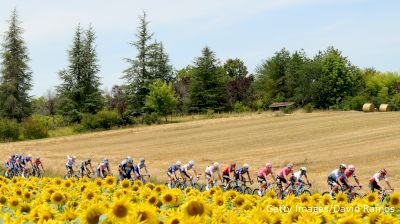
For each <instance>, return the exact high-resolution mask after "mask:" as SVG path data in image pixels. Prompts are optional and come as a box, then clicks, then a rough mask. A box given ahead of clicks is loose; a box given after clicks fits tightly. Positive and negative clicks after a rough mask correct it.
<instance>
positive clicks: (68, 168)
mask: <svg viewBox="0 0 400 224" xmlns="http://www.w3.org/2000/svg"><path fill="white" fill-rule="evenodd" d="M65 167H67V170H71V171H74V169H73V168H72V166H68V165H65Z"/></svg>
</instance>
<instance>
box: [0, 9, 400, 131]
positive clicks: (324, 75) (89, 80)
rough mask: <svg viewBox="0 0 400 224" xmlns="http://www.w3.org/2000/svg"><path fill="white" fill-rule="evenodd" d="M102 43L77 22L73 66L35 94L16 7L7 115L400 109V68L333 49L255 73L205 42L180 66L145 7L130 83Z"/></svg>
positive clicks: (276, 60)
mask: <svg viewBox="0 0 400 224" xmlns="http://www.w3.org/2000/svg"><path fill="white" fill-rule="evenodd" d="M95 42H96V34H95V30H94V28H93V27H91V26H89V27H88V28H86V29H85V28H84V27H82V26H81V25H78V26H77V27H76V29H75V34H74V38H73V42H72V45H71V47H70V49H68V66H67V67H66V68H64V69H61V70H60V71H59V72H58V76H59V78H60V80H61V84H59V85H58V86H56V91H55V92H51V91H49V93H48V94H47V96H42V97H39V98H33V97H31V96H30V95H29V91H30V90H31V88H32V72H31V69H30V68H29V66H28V63H29V60H30V59H29V54H28V50H27V47H26V44H25V41H24V39H23V29H22V27H21V26H20V21H19V20H18V15H17V12H16V10H14V11H13V12H12V14H11V19H10V21H9V26H8V30H7V31H6V32H5V35H4V39H3V41H2V44H1V46H2V50H1V54H0V57H1V61H0V117H2V118H5V119H14V120H16V121H18V122H22V121H23V120H24V119H27V118H29V117H31V116H32V115H33V114H42V115H46V116H47V115H51V116H56V115H58V116H61V117H62V119H64V120H65V121H66V122H67V123H69V124H71V123H82V121H85V122H87V121H88V120H91V121H92V120H96V119H97V120H98V119H99V118H96V117H95V115H96V114H98V113H99V112H101V114H102V116H103V117H104V116H106V117H107V116H108V117H110V116H111V117H113V116H118V118H119V119H120V120H121V121H118V122H117V121H116V122H115V123H129V122H130V120H131V118H134V117H146V116H147V117H150V118H151V117H152V116H153V117H157V116H161V117H164V118H165V120H166V121H167V117H168V115H169V114H171V113H180V114H188V113H213V112H225V111H236V112H242V111H251V110H257V111H259V110H267V109H268V107H269V105H270V104H271V103H273V102H287V101H291V102H295V105H296V107H307V108H319V109H340V110H361V107H362V104H364V103H366V102H373V103H375V104H376V105H379V104H381V103H390V104H391V105H392V107H393V108H394V109H395V110H399V109H400V76H399V74H397V73H394V72H379V71H376V70H375V69H372V68H367V69H361V68H359V67H357V66H355V65H353V64H352V63H351V62H350V61H349V59H348V58H347V57H345V56H343V55H342V53H341V51H340V50H338V49H336V48H334V47H328V48H327V49H326V50H323V51H320V52H318V53H317V54H316V55H315V56H313V57H311V58H310V57H308V56H307V55H306V53H305V52H304V51H303V50H299V51H295V52H289V51H288V50H286V49H282V50H280V51H278V52H275V53H274V55H272V56H271V57H269V58H267V59H265V60H263V61H262V63H261V64H260V65H259V66H258V67H257V68H256V70H255V72H254V73H249V71H248V70H247V67H246V65H245V63H244V62H243V61H242V60H241V59H239V58H232V59H228V60H226V61H224V62H221V60H220V59H218V57H217V56H216V53H215V52H214V51H212V49H210V48H209V47H207V46H206V47H204V48H203V49H202V51H201V54H200V55H199V56H198V57H196V58H195V59H194V61H193V63H192V64H191V65H188V66H186V67H184V68H181V69H178V70H177V69H175V68H174V67H173V66H172V65H171V63H170V60H169V56H168V54H167V52H166V51H165V48H164V46H163V43H162V42H161V41H159V40H157V39H156V38H155V35H154V33H153V32H151V31H150V29H149V21H148V19H147V15H146V13H145V12H144V13H143V14H142V15H140V16H139V26H138V27H137V33H136V37H135V39H134V41H133V42H131V43H130V45H131V46H132V47H133V48H135V49H136V52H137V53H136V55H132V57H131V58H126V59H125V61H126V64H127V67H126V69H125V70H124V71H122V73H123V75H122V77H121V78H123V80H124V84H123V85H119V86H118V85H116V86H114V87H113V88H112V89H111V91H107V92H105V91H102V90H101V89H100V87H101V78H100V76H99V72H100V69H101V68H100V65H99V62H98V59H97V52H96V43H95ZM107 111H109V112H110V111H111V112H113V113H115V114H114V115H107ZM155 119H156V118H155Z"/></svg>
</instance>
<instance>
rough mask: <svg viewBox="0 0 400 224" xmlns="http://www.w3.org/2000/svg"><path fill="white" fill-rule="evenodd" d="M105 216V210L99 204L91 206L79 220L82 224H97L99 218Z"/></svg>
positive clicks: (82, 213) (83, 212)
mask: <svg viewBox="0 0 400 224" xmlns="http://www.w3.org/2000/svg"><path fill="white" fill-rule="evenodd" d="M103 214H106V210H105V209H104V208H103V207H102V206H100V205H99V204H92V205H90V206H89V207H88V208H87V209H86V210H84V211H82V212H81V214H80V220H81V222H82V223H84V224H97V223H99V220H100V216H102V215H103Z"/></svg>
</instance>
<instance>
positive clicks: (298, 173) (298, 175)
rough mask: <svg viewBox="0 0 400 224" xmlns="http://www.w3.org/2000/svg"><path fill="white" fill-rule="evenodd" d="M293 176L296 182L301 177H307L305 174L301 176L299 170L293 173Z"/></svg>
mask: <svg viewBox="0 0 400 224" xmlns="http://www.w3.org/2000/svg"><path fill="white" fill-rule="evenodd" d="M293 176H294V177H295V178H296V180H301V177H303V176H305V177H307V175H306V174H304V175H302V174H301V171H300V170H299V171H297V172H294V173H293Z"/></svg>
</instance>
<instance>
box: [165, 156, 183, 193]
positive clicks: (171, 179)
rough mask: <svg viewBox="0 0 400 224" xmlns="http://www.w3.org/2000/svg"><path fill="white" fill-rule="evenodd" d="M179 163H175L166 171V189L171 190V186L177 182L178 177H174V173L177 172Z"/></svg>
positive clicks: (179, 166)
mask: <svg viewBox="0 0 400 224" xmlns="http://www.w3.org/2000/svg"><path fill="white" fill-rule="evenodd" d="M181 165H182V163H181V161H176V163H174V164H172V165H171V166H170V167H169V168H168V171H167V175H168V178H169V182H168V188H172V184H173V183H174V182H176V181H177V180H178V177H177V176H176V171H178V170H179V169H180V168H181Z"/></svg>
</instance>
